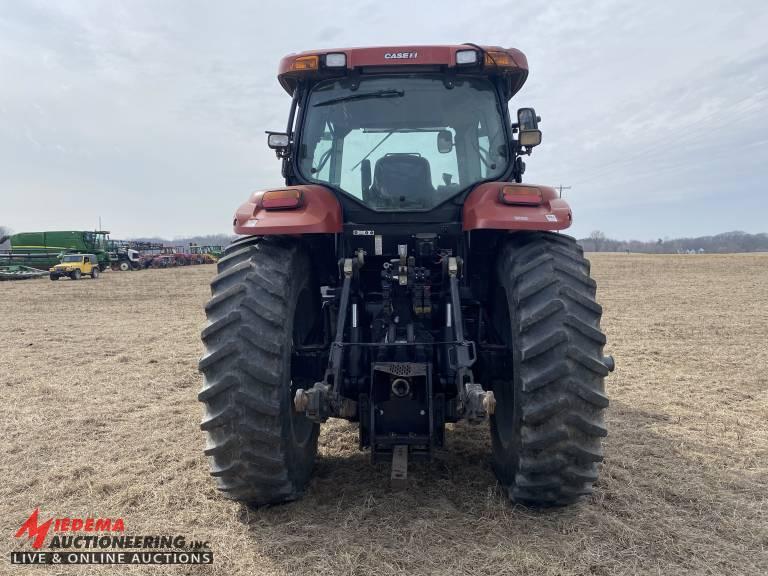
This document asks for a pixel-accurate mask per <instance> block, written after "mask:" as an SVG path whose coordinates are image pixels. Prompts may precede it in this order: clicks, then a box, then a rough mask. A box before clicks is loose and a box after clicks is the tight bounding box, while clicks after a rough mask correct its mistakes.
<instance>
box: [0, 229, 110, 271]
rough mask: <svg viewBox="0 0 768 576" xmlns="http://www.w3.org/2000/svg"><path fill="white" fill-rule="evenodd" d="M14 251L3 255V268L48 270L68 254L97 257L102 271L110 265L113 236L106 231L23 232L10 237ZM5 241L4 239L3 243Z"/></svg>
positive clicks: (1, 255)
mask: <svg viewBox="0 0 768 576" xmlns="http://www.w3.org/2000/svg"><path fill="white" fill-rule="evenodd" d="M9 239H10V241H11V249H10V250H4V251H2V252H0V265H17V266H28V267H31V268H37V269H38V270H48V268H50V267H51V266H55V265H56V264H58V263H59V260H60V259H61V256H62V255H64V254H95V255H96V258H97V259H98V261H99V269H100V270H104V269H106V268H107V267H108V266H109V265H110V256H109V250H108V242H109V232H108V231H106V230H96V231H93V232H89V231H79V230H78V231H75V230H65V231H53V232H20V233H18V234H14V235H12V236H10V238H9ZM4 240H6V239H5V238H0V243H2V242H3V241H4Z"/></svg>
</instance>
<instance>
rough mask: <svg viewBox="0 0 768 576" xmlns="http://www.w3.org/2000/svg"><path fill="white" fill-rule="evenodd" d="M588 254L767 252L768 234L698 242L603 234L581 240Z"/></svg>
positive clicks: (698, 239) (739, 234) (733, 234)
mask: <svg viewBox="0 0 768 576" xmlns="http://www.w3.org/2000/svg"><path fill="white" fill-rule="evenodd" d="M579 244H581V246H582V248H584V250H585V251H586V252H646V253H650V254H680V253H690V252H696V253H702V252H704V253H714V254H724V253H731V252H768V234H766V233H765V232H762V233H760V234H749V233H747V232H741V231H734V232H724V233H722V234H716V235H714V236H699V237H696V238H669V237H666V238H657V239H656V240H648V241H643V240H615V239H613V238H608V237H607V236H606V235H605V234H604V233H603V232H601V231H600V230H595V231H594V232H592V233H591V234H590V235H589V237H587V238H582V239H580V240H579Z"/></svg>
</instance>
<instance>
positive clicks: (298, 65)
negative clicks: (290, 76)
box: [290, 55, 320, 72]
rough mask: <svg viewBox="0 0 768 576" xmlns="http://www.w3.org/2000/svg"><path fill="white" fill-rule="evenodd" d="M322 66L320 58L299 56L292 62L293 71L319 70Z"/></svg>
mask: <svg viewBox="0 0 768 576" xmlns="http://www.w3.org/2000/svg"><path fill="white" fill-rule="evenodd" d="M319 64H320V57H319V56H315V55H312V56H298V57H297V58H296V59H294V61H293V62H291V68H290V69H291V71H292V72H300V71H303V70H317V68H318V66H319Z"/></svg>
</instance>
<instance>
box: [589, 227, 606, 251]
mask: <svg viewBox="0 0 768 576" xmlns="http://www.w3.org/2000/svg"><path fill="white" fill-rule="evenodd" d="M589 239H590V240H592V244H593V245H594V247H595V252H600V251H601V250H602V249H603V244H604V243H605V234H603V232H601V231H600V230H593V231H592V233H591V234H590V235H589Z"/></svg>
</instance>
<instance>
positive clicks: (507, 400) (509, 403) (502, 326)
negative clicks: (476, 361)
mask: <svg viewBox="0 0 768 576" xmlns="http://www.w3.org/2000/svg"><path fill="white" fill-rule="evenodd" d="M494 308H495V310H496V313H495V314H494V319H495V324H496V329H497V332H498V333H499V335H500V336H501V338H502V340H503V341H504V344H506V345H507V346H508V347H509V351H510V354H512V356H513V364H514V351H513V350H512V346H511V339H512V335H511V331H512V319H511V317H510V313H509V301H508V300H507V295H506V293H505V291H504V289H503V288H502V287H501V286H499V287H498V288H497V291H496V300H495V305H494ZM493 390H494V395H495V396H496V410H495V413H494V415H493V419H492V422H493V424H494V426H493V431H494V434H495V436H496V438H497V440H498V441H499V443H500V444H501V446H502V448H503V449H504V450H509V449H510V448H511V447H512V446H514V443H515V438H516V436H515V395H514V380H513V379H511V378H509V379H506V380H499V381H497V382H496V383H495V385H494V387H493Z"/></svg>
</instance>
